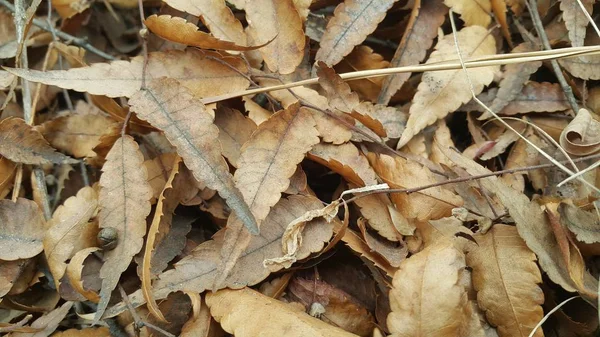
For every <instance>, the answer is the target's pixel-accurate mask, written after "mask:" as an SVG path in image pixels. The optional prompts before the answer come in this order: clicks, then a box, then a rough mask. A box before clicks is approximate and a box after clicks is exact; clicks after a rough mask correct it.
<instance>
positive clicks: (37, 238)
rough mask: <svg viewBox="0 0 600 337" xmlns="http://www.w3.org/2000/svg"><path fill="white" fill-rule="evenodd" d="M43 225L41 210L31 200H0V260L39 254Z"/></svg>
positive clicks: (12, 259)
mask: <svg viewBox="0 0 600 337" xmlns="http://www.w3.org/2000/svg"><path fill="white" fill-rule="evenodd" d="M45 225H46V223H45V221H44V217H43V216H42V212H41V210H40V209H39V207H38V205H37V204H36V203H35V202H33V201H32V200H28V199H23V198H19V199H17V202H12V201H11V200H6V199H3V200H0V259H1V260H5V261H14V260H17V259H27V258H30V257H34V256H36V255H37V254H38V253H41V252H42V250H43V245H42V239H43V237H44V231H45Z"/></svg>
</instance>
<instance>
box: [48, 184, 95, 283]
mask: <svg viewBox="0 0 600 337" xmlns="http://www.w3.org/2000/svg"><path fill="white" fill-rule="evenodd" d="M97 207H98V194H97V193H96V191H95V190H94V189H93V188H91V187H84V188H82V189H81V190H79V192H77V195H76V196H72V197H70V198H69V199H67V200H66V201H65V202H64V204H63V205H61V206H59V207H58V208H57V209H56V211H54V214H53V215H52V219H50V221H48V230H47V231H46V235H45V236H44V242H43V243H44V254H45V255H46V260H47V261H48V267H49V268H50V272H51V273H52V277H53V278H54V282H55V284H56V288H57V289H59V282H60V280H61V278H62V277H63V276H64V275H65V271H66V269H67V263H66V261H67V260H68V259H70V258H71V257H73V255H74V254H75V253H76V252H78V251H80V250H82V249H84V248H87V247H91V246H94V245H95V244H96V232H97V228H96V226H95V225H94V224H92V223H89V220H90V219H91V218H92V217H94V216H95V215H96V210H97Z"/></svg>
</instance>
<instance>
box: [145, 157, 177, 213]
mask: <svg viewBox="0 0 600 337" xmlns="http://www.w3.org/2000/svg"><path fill="white" fill-rule="evenodd" d="M178 157H179V156H178V155H177V154H176V153H163V154H161V155H159V156H158V157H156V158H154V159H149V160H146V161H145V162H144V166H145V167H146V170H147V171H148V183H149V184H150V187H151V188H152V199H151V201H152V203H155V202H156V199H158V196H159V195H160V193H161V192H162V190H163V188H164V187H165V184H166V183H167V180H168V179H169V176H170V175H171V170H172V169H173V162H174V161H175V159H177V158H178Z"/></svg>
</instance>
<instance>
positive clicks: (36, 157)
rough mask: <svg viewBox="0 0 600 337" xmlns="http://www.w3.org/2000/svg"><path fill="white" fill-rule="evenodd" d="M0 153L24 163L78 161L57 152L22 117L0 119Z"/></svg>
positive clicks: (38, 163) (39, 163)
mask: <svg viewBox="0 0 600 337" xmlns="http://www.w3.org/2000/svg"><path fill="white" fill-rule="evenodd" d="M0 155H1V156H3V157H5V158H7V159H10V160H12V161H14V162H16V163H23V164H34V165H41V164H63V163H76V161H75V160H73V159H71V158H69V157H67V156H65V155H64V154H62V153H59V152H56V150H55V149H54V148H52V147H51V146H50V145H49V144H48V142H47V141H46V140H45V139H44V137H42V135H41V134H40V132H39V131H36V130H35V129H33V128H32V127H31V125H27V123H25V121H24V120H22V119H21V118H6V119H4V120H2V121H0Z"/></svg>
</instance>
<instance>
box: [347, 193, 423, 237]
mask: <svg viewBox="0 0 600 337" xmlns="http://www.w3.org/2000/svg"><path fill="white" fill-rule="evenodd" d="M354 203H355V204H356V206H358V208H360V212H361V214H362V215H363V216H364V217H365V218H366V219H367V220H368V221H369V225H370V226H371V227H372V228H373V229H375V230H376V231H377V232H378V233H379V235H381V236H383V237H384V238H386V239H388V240H390V241H398V240H399V239H400V238H401V235H413V233H414V231H415V226H414V225H413V224H411V223H409V222H408V220H406V218H405V217H404V216H403V215H402V214H401V213H400V212H398V210H397V209H396V207H394V205H393V204H392V202H391V201H390V198H389V197H388V196H387V195H385V194H372V195H368V196H364V197H361V198H358V199H356V200H355V201H354Z"/></svg>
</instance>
